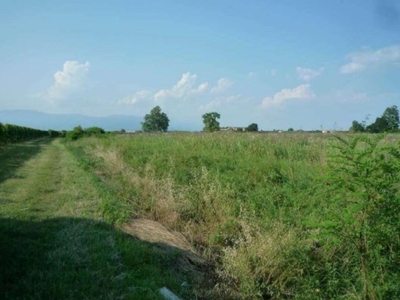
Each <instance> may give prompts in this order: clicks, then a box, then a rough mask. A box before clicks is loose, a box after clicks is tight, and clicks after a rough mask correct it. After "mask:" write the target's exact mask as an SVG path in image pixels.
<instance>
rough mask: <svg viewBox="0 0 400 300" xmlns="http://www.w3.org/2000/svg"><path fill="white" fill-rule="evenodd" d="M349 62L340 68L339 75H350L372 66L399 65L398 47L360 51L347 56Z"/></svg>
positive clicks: (399, 52) (399, 53) (399, 49)
mask: <svg viewBox="0 0 400 300" xmlns="http://www.w3.org/2000/svg"><path fill="white" fill-rule="evenodd" d="M348 58H349V59H350V62H349V63H348V64H345V65H343V66H341V67H340V73H342V74H350V73H356V72H360V71H363V70H365V69H367V68H369V67H372V66H379V65H387V64H395V65H400V46H399V45H394V46H390V47H386V48H381V49H379V50H376V51H361V52H356V53H352V54H349V55H348Z"/></svg>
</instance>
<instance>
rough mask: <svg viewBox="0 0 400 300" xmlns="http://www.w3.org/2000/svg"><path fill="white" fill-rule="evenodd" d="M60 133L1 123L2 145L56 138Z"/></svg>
mask: <svg viewBox="0 0 400 300" xmlns="http://www.w3.org/2000/svg"><path fill="white" fill-rule="evenodd" d="M58 135H59V133H58V132H57V131H54V130H49V131H45V130H39V129H33V128H28V127H23V126H17V125H11V124H4V125H3V124H2V123H0V145H6V144H11V143H18V142H24V141H30V140H33V139H38V138H42V137H47V136H50V137H55V136H58Z"/></svg>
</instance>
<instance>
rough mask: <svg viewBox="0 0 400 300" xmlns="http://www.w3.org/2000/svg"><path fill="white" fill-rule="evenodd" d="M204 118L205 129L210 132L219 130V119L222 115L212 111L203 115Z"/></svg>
mask: <svg viewBox="0 0 400 300" xmlns="http://www.w3.org/2000/svg"><path fill="white" fill-rule="evenodd" d="M202 118H203V123H204V128H203V130H204V131H208V132H213V131H219V130H220V127H219V122H218V121H217V119H219V118H221V115H220V114H219V113H217V112H210V113H206V114H204V115H203V116H202Z"/></svg>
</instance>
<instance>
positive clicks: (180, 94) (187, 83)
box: [154, 72, 208, 101]
mask: <svg viewBox="0 0 400 300" xmlns="http://www.w3.org/2000/svg"><path fill="white" fill-rule="evenodd" d="M196 80H197V75H196V74H193V75H192V74H190V72H187V73H184V74H183V75H182V78H181V79H180V80H179V81H178V82H177V83H176V84H175V85H174V86H173V87H172V88H171V89H161V90H159V91H158V92H157V93H155V95H154V100H155V101H161V100H164V99H166V98H175V99H183V98H186V97H188V96H189V95H195V94H199V93H204V92H206V91H207V90H208V83H206V82H205V83H202V84H200V85H199V86H196Z"/></svg>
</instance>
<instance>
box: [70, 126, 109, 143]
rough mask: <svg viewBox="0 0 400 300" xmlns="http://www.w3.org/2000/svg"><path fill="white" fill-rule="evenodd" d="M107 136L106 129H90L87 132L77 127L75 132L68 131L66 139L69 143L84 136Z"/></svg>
mask: <svg viewBox="0 0 400 300" xmlns="http://www.w3.org/2000/svg"><path fill="white" fill-rule="evenodd" d="M103 134H105V131H104V129H102V128H100V127H89V128H86V129H85V130H84V129H82V127H81V126H80V125H79V126H76V127H75V128H74V129H73V130H71V131H68V132H67V133H66V134H65V137H66V139H67V140H68V141H76V140H78V139H80V138H82V137H84V136H97V137H99V136H101V135H103Z"/></svg>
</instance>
